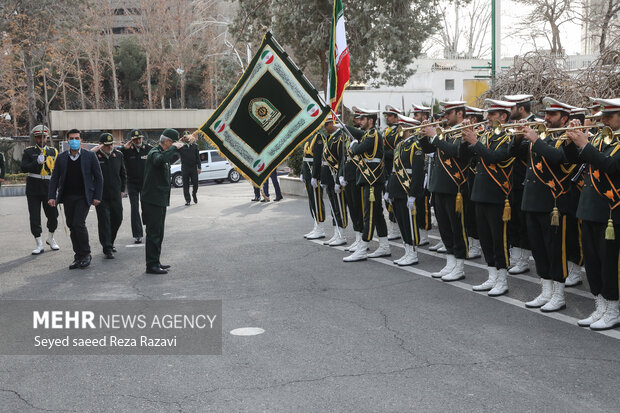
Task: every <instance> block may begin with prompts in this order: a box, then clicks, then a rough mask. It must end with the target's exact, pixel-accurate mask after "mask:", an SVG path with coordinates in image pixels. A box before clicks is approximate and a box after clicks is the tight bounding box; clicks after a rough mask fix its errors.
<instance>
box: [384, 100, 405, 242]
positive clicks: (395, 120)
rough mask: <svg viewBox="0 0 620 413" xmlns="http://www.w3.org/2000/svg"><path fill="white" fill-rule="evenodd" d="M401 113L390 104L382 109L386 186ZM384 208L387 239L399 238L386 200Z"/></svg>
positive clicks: (400, 134)
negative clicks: (386, 215)
mask: <svg viewBox="0 0 620 413" xmlns="http://www.w3.org/2000/svg"><path fill="white" fill-rule="evenodd" d="M402 114H403V113H402V112H401V111H400V110H398V109H396V108H395V107H394V106H392V105H387V106H386V107H385V111H383V116H385V122H386V123H387V125H388V126H387V128H385V131H383V163H384V164H385V167H384V168H383V171H384V174H385V185H386V187H387V183H388V182H389V180H390V175H392V170H393V167H392V164H393V163H394V148H396V145H398V142H399V141H400V140H401V139H402V132H401V129H400V127H399V121H400V119H399V115H402ZM385 209H386V210H387V211H388V219H389V222H388V240H394V239H398V238H400V232H399V228H398V225H397V224H396V218H395V216H394V210H393V208H392V205H390V204H389V203H388V202H387V201H386V202H385Z"/></svg>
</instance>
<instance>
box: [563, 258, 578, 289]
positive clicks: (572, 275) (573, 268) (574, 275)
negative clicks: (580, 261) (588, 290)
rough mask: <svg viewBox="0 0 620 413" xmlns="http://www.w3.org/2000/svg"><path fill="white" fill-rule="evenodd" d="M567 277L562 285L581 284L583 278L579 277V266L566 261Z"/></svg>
mask: <svg viewBox="0 0 620 413" xmlns="http://www.w3.org/2000/svg"><path fill="white" fill-rule="evenodd" d="M568 268H569V271H568V277H566V280H564V285H566V286H567V287H576V286H578V285H580V284H583V279H582V278H581V267H580V266H578V265H577V264H575V263H572V262H569V263H568Z"/></svg>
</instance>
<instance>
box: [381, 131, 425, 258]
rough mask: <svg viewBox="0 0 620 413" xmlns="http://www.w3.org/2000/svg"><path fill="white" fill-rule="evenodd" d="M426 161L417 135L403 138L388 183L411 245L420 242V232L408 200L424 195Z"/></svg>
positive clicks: (403, 228)
mask: <svg viewBox="0 0 620 413" xmlns="http://www.w3.org/2000/svg"><path fill="white" fill-rule="evenodd" d="M424 162H425V155H424V152H423V151H422V147H421V146H420V143H419V142H418V140H417V137H416V136H415V135H413V136H410V137H408V138H407V139H405V140H401V141H400V142H399V143H398V144H397V145H396V148H395V150H394V158H393V168H394V173H392V174H391V175H390V178H389V181H388V184H387V191H388V194H389V196H390V199H391V200H392V205H393V207H394V216H395V218H396V222H398V227H399V229H400V233H401V236H402V238H403V241H404V242H405V244H408V245H411V246H413V245H418V244H419V243H420V232H419V229H418V222H417V213H416V211H415V208H414V209H413V210H410V209H409V208H408V207H407V200H408V198H409V197H413V198H415V199H418V198H419V197H423V196H424ZM412 231H413V232H412Z"/></svg>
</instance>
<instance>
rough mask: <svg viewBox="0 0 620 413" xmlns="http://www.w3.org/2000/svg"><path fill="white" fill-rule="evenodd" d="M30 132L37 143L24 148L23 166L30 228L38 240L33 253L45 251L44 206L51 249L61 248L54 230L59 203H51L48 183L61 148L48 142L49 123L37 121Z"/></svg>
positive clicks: (48, 242)
mask: <svg viewBox="0 0 620 413" xmlns="http://www.w3.org/2000/svg"><path fill="white" fill-rule="evenodd" d="M31 134H32V136H33V138H34V142H35V145H34V146H29V147H27V148H26V149H24V152H23V154H22V162H21V170H22V172H26V173H28V177H27V178H26V200H27V202H28V213H29V215H30V232H31V233H32V236H33V237H34V239H35V242H36V247H35V249H34V250H32V254H33V255H38V254H41V253H42V252H43V251H44V248H43V240H42V239H41V207H43V212H44V213H45V217H46V218H47V230H48V231H49V233H48V236H47V240H46V241H45V242H46V244H48V245H49V246H50V248H51V249H52V250H59V249H60V247H59V246H58V244H57V243H56V240H55V239H54V232H55V231H56V228H58V210H57V209H56V206H51V205H49V204H48V192H49V183H50V179H51V177H52V172H53V171H54V166H55V164H56V158H57V157H58V150H57V149H56V148H54V147H53V146H47V139H48V138H49V137H50V131H49V129H48V128H47V126H44V125H37V126H35V127H34V128H33V129H32V131H31Z"/></svg>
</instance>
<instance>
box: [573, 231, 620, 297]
mask: <svg viewBox="0 0 620 413" xmlns="http://www.w3.org/2000/svg"><path fill="white" fill-rule="evenodd" d="M606 228H607V224H603V223H599V222H591V221H583V222H582V225H581V235H582V237H583V253H584V264H585V267H586V276H587V277H588V283H589V284H590V292H591V293H592V294H593V295H595V296H597V295H599V294H602V295H603V297H604V298H605V299H606V300H614V301H616V300H618V298H619V297H618V277H619V274H620V273H619V271H618V270H619V269H618V263H619V262H620V225H614V230H615V233H616V237H615V238H616V239H615V240H606V239H605V230H606Z"/></svg>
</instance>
